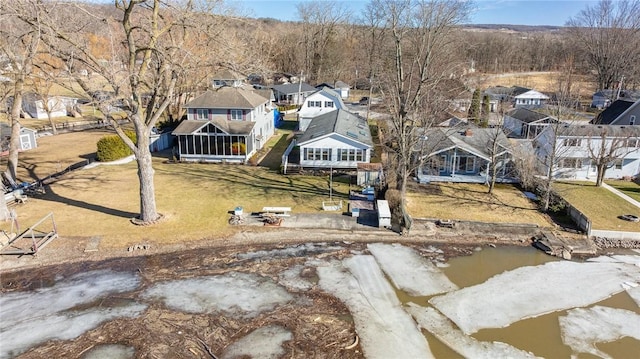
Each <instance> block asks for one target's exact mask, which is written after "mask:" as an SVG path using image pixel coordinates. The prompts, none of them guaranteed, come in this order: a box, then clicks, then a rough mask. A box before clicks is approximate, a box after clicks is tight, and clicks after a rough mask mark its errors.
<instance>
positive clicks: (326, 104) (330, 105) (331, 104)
mask: <svg viewBox="0 0 640 359" xmlns="http://www.w3.org/2000/svg"><path fill="white" fill-rule="evenodd" d="M324 107H333V101H325V102H324Z"/></svg>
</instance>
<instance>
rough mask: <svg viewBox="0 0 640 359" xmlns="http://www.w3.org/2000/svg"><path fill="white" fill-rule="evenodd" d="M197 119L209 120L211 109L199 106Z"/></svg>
mask: <svg viewBox="0 0 640 359" xmlns="http://www.w3.org/2000/svg"><path fill="white" fill-rule="evenodd" d="M196 119H197V120H205V121H206V120H208V119H209V110H207V109H206V108H199V109H197V110H196Z"/></svg>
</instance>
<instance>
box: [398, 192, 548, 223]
mask: <svg viewBox="0 0 640 359" xmlns="http://www.w3.org/2000/svg"><path fill="white" fill-rule="evenodd" d="M487 189H488V187H487V186H485V185H482V184H468V183H433V184H428V185H421V184H417V183H412V184H411V186H410V188H409V190H408V194H407V205H408V210H409V213H410V214H411V215H412V216H413V217H416V218H438V219H455V220H469V221H482V222H497V223H529V224H537V225H539V226H542V227H549V226H551V224H550V223H549V221H548V220H547V219H546V217H545V216H543V215H542V214H541V213H540V212H538V210H537V207H536V204H535V203H533V202H532V201H531V200H529V199H528V198H527V197H525V196H524V194H523V193H522V192H521V191H520V190H519V189H518V188H517V187H515V186H512V185H502V184H500V185H496V188H495V190H494V194H493V195H489V194H487Z"/></svg>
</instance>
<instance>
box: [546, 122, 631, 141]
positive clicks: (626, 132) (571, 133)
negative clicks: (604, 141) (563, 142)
mask: <svg viewBox="0 0 640 359" xmlns="http://www.w3.org/2000/svg"><path fill="white" fill-rule="evenodd" d="M603 132H605V133H606V134H607V136H606V137H621V138H626V137H640V126H618V125H563V126H561V127H560V128H559V129H558V135H560V136H565V137H600V136H601V135H602V133H603Z"/></svg>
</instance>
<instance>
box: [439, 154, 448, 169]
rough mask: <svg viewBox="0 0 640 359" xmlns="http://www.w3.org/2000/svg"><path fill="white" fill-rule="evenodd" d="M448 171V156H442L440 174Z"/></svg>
mask: <svg viewBox="0 0 640 359" xmlns="http://www.w3.org/2000/svg"><path fill="white" fill-rule="evenodd" d="M446 169H447V155H441V156H440V172H444V171H446Z"/></svg>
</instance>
